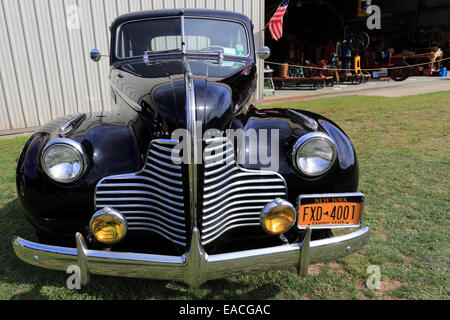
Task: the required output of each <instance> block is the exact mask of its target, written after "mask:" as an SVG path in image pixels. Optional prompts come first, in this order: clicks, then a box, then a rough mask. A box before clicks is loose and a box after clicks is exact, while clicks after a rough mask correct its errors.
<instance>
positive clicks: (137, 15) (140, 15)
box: [111, 9, 252, 30]
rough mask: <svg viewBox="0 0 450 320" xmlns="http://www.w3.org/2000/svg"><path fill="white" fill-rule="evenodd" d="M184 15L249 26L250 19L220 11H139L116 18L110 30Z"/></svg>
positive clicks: (242, 15)
mask: <svg viewBox="0 0 450 320" xmlns="http://www.w3.org/2000/svg"><path fill="white" fill-rule="evenodd" d="M181 12H183V13H184V15H185V16H198V17H211V18H225V19H232V20H239V21H242V22H244V23H245V24H247V25H249V26H251V25H252V24H251V21H250V19H249V18H248V17H247V16H246V15H244V14H241V13H236V12H230V11H221V10H204V9H171V10H153V11H139V12H132V13H127V14H124V15H121V16H119V17H117V18H116V19H115V20H114V22H113V24H112V26H111V28H112V29H113V30H114V29H115V28H117V27H118V26H120V25H121V24H123V23H124V22H127V21H133V20H143V19H149V18H158V17H169V16H178V15H180V14H181Z"/></svg>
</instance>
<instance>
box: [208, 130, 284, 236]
mask: <svg viewBox="0 0 450 320" xmlns="http://www.w3.org/2000/svg"><path fill="white" fill-rule="evenodd" d="M206 143H207V144H210V146H208V147H206V148H205V152H207V153H208V155H207V156H206V157H205V165H204V168H205V171H204V176H205V180H204V186H203V211H202V217H201V221H202V229H201V239H202V244H203V245H207V244H208V243H211V242H213V241H214V240H216V239H217V238H219V237H220V236H222V235H223V234H224V233H226V232H227V231H229V230H231V229H234V228H240V227H248V226H259V215H260V212H261V210H262V209H263V208H264V206H265V205H266V204H267V203H269V202H270V201H272V200H273V199H274V198H277V197H279V198H286V196H287V187H286V181H285V180H284V178H283V177H282V176H281V175H279V174H278V173H276V172H270V171H258V170H248V169H244V168H241V167H240V166H239V165H238V164H237V163H236V161H235V154H234V146H233V144H232V143H231V141H229V140H228V139H226V138H215V139H208V140H207V141H206Z"/></svg>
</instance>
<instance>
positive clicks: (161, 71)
mask: <svg viewBox="0 0 450 320" xmlns="http://www.w3.org/2000/svg"><path fill="white" fill-rule="evenodd" d="M187 74H192V75H193V79H194V92H195V111H196V122H197V124H200V123H201V125H202V128H203V130H206V129H209V128H217V129H224V128H225V127H227V126H228V125H229V124H230V122H231V120H232V118H233V114H234V110H235V109H236V107H237V106H240V105H242V104H244V103H245V102H246V100H247V99H246V97H248V96H250V95H251V90H252V87H253V86H254V84H255V83H256V67H255V65H253V64H249V63H247V62H246V61H224V62H223V63H221V64H220V63H217V61H205V60H181V59H180V60H167V61H158V62H150V63H144V62H143V61H139V62H134V63H131V62H130V63H121V64H120V65H118V66H115V67H114V68H113V69H112V72H111V84H112V87H113V89H114V91H116V93H117V94H119V95H120V96H121V97H122V99H123V100H124V101H125V103H126V104H128V105H129V106H130V107H131V108H133V109H135V110H137V111H138V112H141V113H142V114H143V115H144V116H145V117H146V118H147V119H148V120H149V121H150V122H152V126H153V127H154V128H155V129H156V128H157V129H158V130H161V131H163V132H168V133H170V132H173V131H174V130H176V129H179V128H186V123H187V120H186V119H187V113H188V110H187V86H186V82H187Z"/></svg>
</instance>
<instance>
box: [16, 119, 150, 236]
mask: <svg viewBox="0 0 450 320" xmlns="http://www.w3.org/2000/svg"><path fill="white" fill-rule="evenodd" d="M70 118H73V117H70V116H69V117H64V118H60V119H57V120H54V121H52V122H50V123H48V124H46V125H45V126H43V127H41V128H40V129H38V130H37V131H36V133H34V134H33V136H31V137H30V139H29V140H28V142H27V143H26V145H25V147H24V149H23V151H22V154H21V156H20V158H19V162H18V166H17V175H16V182H17V193H18V198H19V202H20V204H21V205H22V207H23V209H24V212H25V215H26V216H27V218H28V219H29V220H30V221H31V223H32V224H33V225H34V226H35V227H36V228H37V229H38V230H39V231H43V232H46V233H52V234H57V235H62V236H64V235H66V234H67V235H70V236H71V237H72V235H73V234H74V232H76V231H77V230H78V231H79V230H82V229H83V228H84V227H85V226H87V222H88V221H89V219H90V217H91V216H92V215H93V213H94V210H95V205H94V197H93V194H94V190H95V186H96V185H97V183H98V181H99V180H100V179H102V178H104V177H106V176H109V175H115V174H124V173H131V172H136V171H138V170H140V169H141V168H142V165H143V156H144V155H145V154H146V149H147V147H148V143H149V141H150V138H151V135H150V134H149V133H148V126H147V124H146V122H145V121H144V120H143V119H142V118H141V117H139V116H137V115H136V116H135V117H132V118H130V117H127V118H124V116H120V115H118V114H106V113H91V114H86V117H84V118H83V119H82V120H81V121H79V122H78V123H77V124H76V126H74V128H73V130H71V131H70V132H69V133H68V134H65V135H63V134H60V132H59V127H60V126H61V125H62V124H64V123H65V122H67V121H68V119H70ZM57 138H68V139H73V140H75V141H77V142H79V143H80V144H81V145H82V146H83V148H84V150H85V152H86V155H87V157H88V159H89V165H88V169H87V171H86V173H85V174H84V175H83V176H82V177H81V178H80V179H79V180H78V181H77V182H75V183H73V184H68V185H66V184H62V183H58V182H55V181H53V180H51V179H50V178H49V177H48V176H47V175H46V174H45V173H44V171H43V170H42V168H41V161H40V155H41V151H42V149H43V148H44V147H45V145H46V144H47V143H48V142H50V141H51V140H53V139H57Z"/></svg>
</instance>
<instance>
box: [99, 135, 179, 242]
mask: <svg viewBox="0 0 450 320" xmlns="http://www.w3.org/2000/svg"><path fill="white" fill-rule="evenodd" d="M176 144H178V141H173V140H154V141H152V142H151V143H150V147H149V150H148V154H147V159H146V164H145V167H144V168H143V169H142V170H141V171H140V172H138V173H133V174H125V175H117V176H110V177H106V178H104V179H102V180H101V181H100V182H99V183H98V184H97V188H96V192H95V203H96V208H97V210H100V209H101V208H104V207H111V208H115V209H117V210H119V211H120V212H121V213H122V214H123V215H124V216H125V218H126V219H127V223H128V229H129V230H130V231H133V230H135V231H138V230H139V231H148V232H153V233H156V234H159V235H161V236H162V237H164V238H166V239H168V240H170V241H172V242H174V243H176V244H179V245H181V246H185V245H186V238H187V237H186V227H185V226H186V219H185V210H184V209H185V201H184V196H183V187H182V186H183V181H182V170H181V166H180V165H177V164H175V163H174V162H173V161H177V160H179V159H180V158H179V154H178V155H177V154H175V156H173V155H172V151H173V148H174V147H175V145H176ZM177 156H178V157H177Z"/></svg>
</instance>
